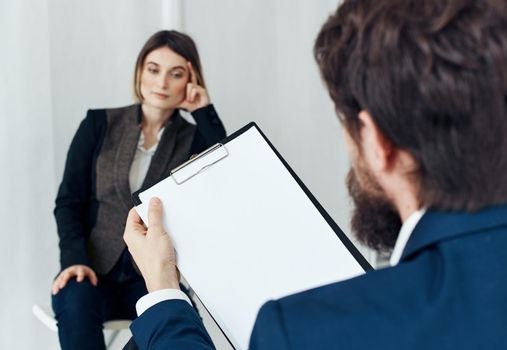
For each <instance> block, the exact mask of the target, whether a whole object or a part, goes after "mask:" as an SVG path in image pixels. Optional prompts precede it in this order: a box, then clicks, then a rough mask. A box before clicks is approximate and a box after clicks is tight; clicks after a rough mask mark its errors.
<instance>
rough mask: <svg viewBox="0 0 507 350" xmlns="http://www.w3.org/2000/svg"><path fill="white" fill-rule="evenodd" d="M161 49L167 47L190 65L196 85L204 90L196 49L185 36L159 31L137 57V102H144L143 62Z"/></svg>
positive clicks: (135, 71)
mask: <svg viewBox="0 0 507 350" xmlns="http://www.w3.org/2000/svg"><path fill="white" fill-rule="evenodd" d="M161 47H167V48H169V49H170V50H172V51H174V52H175V53H177V54H178V55H180V56H182V57H183V58H184V59H186V60H187V61H189V62H190V63H191V64H192V68H193V70H194V73H195V75H196V78H197V83H198V84H199V85H200V86H202V87H203V88H206V84H205V82H204V76H203V74H202V67H201V60H200V59H199V53H198V52H197V47H196V45H195V43H194V41H193V40H192V38H191V37H189V36H188V35H186V34H183V33H180V32H178V31H175V30H161V31H159V32H156V33H155V34H153V35H152V36H151V37H150V38H149V39H148V40H147V41H146V43H145V44H144V46H143V48H142V49H141V51H140V52H139V55H138V56H137V61H136V66H135V70H134V95H135V98H136V99H137V101H138V102H142V101H143V100H144V98H143V95H142V94H141V73H142V71H143V65H144V60H145V59H146V56H148V54H149V53H150V52H152V51H154V50H156V49H159V48H161Z"/></svg>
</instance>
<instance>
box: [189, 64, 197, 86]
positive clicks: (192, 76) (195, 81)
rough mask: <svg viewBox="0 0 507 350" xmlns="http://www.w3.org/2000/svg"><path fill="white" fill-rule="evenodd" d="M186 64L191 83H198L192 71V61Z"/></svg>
mask: <svg viewBox="0 0 507 350" xmlns="http://www.w3.org/2000/svg"><path fill="white" fill-rule="evenodd" d="M187 66H188V71H189V72H190V81H191V82H192V84H194V85H198V84H197V75H196V74H195V72H194V68H193V67H192V63H191V62H190V61H188V62H187Z"/></svg>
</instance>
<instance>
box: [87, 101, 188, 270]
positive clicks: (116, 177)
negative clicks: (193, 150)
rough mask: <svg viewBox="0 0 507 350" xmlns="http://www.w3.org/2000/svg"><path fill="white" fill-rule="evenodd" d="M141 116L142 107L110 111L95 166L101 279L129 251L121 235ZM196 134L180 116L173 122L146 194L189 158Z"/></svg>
mask: <svg viewBox="0 0 507 350" xmlns="http://www.w3.org/2000/svg"><path fill="white" fill-rule="evenodd" d="M140 113H141V110H140V106H139V105H133V106H128V107H124V108H116V109H107V110H106V116H107V130H106V135H105V138H104V141H103V144H102V148H101V150H100V154H99V156H98V158H97V164H96V173H97V182H96V184H97V185H96V186H97V188H96V194H97V200H98V202H99V209H98V213H97V219H96V224H95V227H94V228H93V229H92V231H91V233H90V236H89V238H88V253H89V256H90V259H91V263H92V267H93V268H94V270H95V271H96V272H97V273H98V274H101V275H105V274H107V273H108V272H109V271H111V269H112V268H113V266H114V265H115V264H116V262H117V261H118V259H119V258H120V256H121V254H122V252H123V250H124V249H125V248H126V245H125V242H124V241H123V231H124V229H125V221H126V219H127V215H128V212H129V210H130V209H131V208H132V206H133V205H132V199H131V192H130V185H129V172H130V166H131V164H132V161H133V159H134V155H135V152H136V148H137V143H138V140H139V136H140V132H141V129H140V127H139V121H140V115H141V114H140ZM195 130H196V127H195V126H194V125H192V124H190V123H188V122H187V121H185V120H184V119H183V118H182V117H181V116H180V115H179V113H177V112H176V113H175V114H174V115H173V116H172V117H171V119H169V121H168V123H167V125H166V127H165V130H164V132H163V135H162V137H161V139H160V141H159V145H158V147H157V150H156V152H155V154H154V155H153V158H152V161H151V164H150V167H149V169H148V173H147V174H146V178H145V179H144V182H143V185H142V187H141V188H142V189H144V188H148V187H150V186H152V185H154V184H155V183H156V182H158V181H160V180H161V179H163V178H165V177H167V176H169V173H170V171H171V170H172V169H174V168H176V167H177V166H178V165H180V164H181V163H183V162H185V161H186V160H187V159H188V156H189V152H190V147H191V144H192V140H193V138H194V134H195Z"/></svg>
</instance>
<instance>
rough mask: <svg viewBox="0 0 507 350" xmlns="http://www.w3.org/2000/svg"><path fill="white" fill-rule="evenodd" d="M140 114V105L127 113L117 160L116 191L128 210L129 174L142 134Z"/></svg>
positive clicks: (130, 205)
mask: <svg viewBox="0 0 507 350" xmlns="http://www.w3.org/2000/svg"><path fill="white" fill-rule="evenodd" d="M140 113H141V110H140V105H136V106H134V107H133V108H131V109H129V110H128V111H127V112H126V113H125V115H124V118H125V123H124V128H123V133H122V136H121V140H120V144H119V147H118V150H117V152H116V158H115V173H116V174H115V176H116V181H115V183H116V190H117V192H118V197H120V198H121V199H122V201H123V203H124V204H125V205H126V206H127V208H132V198H131V192H130V183H129V173H130V166H131V165H132V161H133V160H134V155H135V153H136V149H137V143H138V141H139V134H140V133H141V128H140V125H139V115H140Z"/></svg>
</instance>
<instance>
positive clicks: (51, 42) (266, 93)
mask: <svg viewBox="0 0 507 350" xmlns="http://www.w3.org/2000/svg"><path fill="white" fill-rule="evenodd" d="M174 1H177V0H174ZM169 3H171V0H144V1H138V0H109V1H104V0H88V1H79V0H12V1H4V2H2V3H0V39H1V42H2V46H3V50H2V55H0V77H1V79H2V81H1V84H0V111H1V114H0V118H1V125H2V126H1V127H0V140H1V142H2V144H1V146H2V147H1V148H0V155H1V158H0V161H1V162H2V171H0V181H1V183H2V184H3V190H2V201H0V222H2V224H3V229H2V230H1V233H0V239H1V247H2V248H3V253H2V254H0V266H2V267H3V271H4V273H3V281H2V283H1V284H0V300H2V312H0V349H34V348H37V349H50V348H57V341H56V335H55V334H53V333H50V332H49V330H46V329H45V328H43V326H42V325H41V324H40V323H38V322H37V321H36V320H35V319H34V318H33V317H32V316H31V314H30V307H31V304H32V303H33V302H45V303H49V300H50V295H49V290H50V285H51V280H52V278H53V276H54V275H55V274H56V272H57V270H58V247H57V234H56V228H55V224H54V220H53V216H52V209H53V201H54V197H55V193H56V190H57V185H58V183H59V181H60V179H61V175H62V172H63V165H64V161H65V154H66V152H67V148H68V146H69V143H70V140H71V138H72V136H73V134H74V132H75V130H76V128H77V126H78V124H79V122H80V120H81V119H82V118H83V117H84V115H85V112H86V110H87V109H88V108H99V107H113V106H121V105H126V104H130V103H131V102H132V98H131V96H132V93H131V79H132V73H133V66H134V62H135V59H136V55H137V52H138V51H139V49H140V48H141V46H142V44H143V43H144V41H145V40H146V39H147V38H148V36H149V35H151V34H152V33H153V32H155V31H156V30H159V29H161V24H162V23H167V20H168V18H170V17H171V16H168V14H167V13H163V12H162V11H163V10H167V9H168V8H171V6H169V5H168V4H169ZM179 4H180V5H181V9H182V12H183V17H182V18H181V23H182V25H183V26H184V27H185V29H186V31H187V32H188V33H189V34H191V35H192V36H193V37H194V39H195V40H196V42H197V45H198V47H199V49H200V53H201V56H202V57H201V58H202V60H203V65H204V72H205V75H206V79H207V83H208V85H209V90H210V94H211V97H212V100H213V102H214V103H215V105H216V107H217V109H218V111H219V113H220V115H221V116H222V119H223V121H224V123H225V125H226V128H227V130H228V131H229V132H232V131H234V130H235V129H237V128H239V127H241V126H242V125H244V124H245V123H247V122H249V121H252V120H253V121H256V122H257V123H258V124H259V126H260V127H261V128H262V129H263V131H264V132H265V133H266V134H267V136H268V137H270V139H271V140H272V142H273V143H274V145H275V146H276V147H277V148H278V149H279V151H280V152H281V153H282V155H284V156H285V158H286V160H287V161H288V162H289V163H290V164H291V165H292V167H293V168H294V170H295V171H296V172H297V173H298V174H299V175H300V176H301V178H302V179H303V181H304V182H305V183H306V184H307V185H308V187H309V188H310V190H311V191H312V192H313V193H314V194H315V195H316V197H317V199H318V200H319V201H320V202H321V203H322V204H323V206H324V207H325V208H326V209H327V210H328V211H329V213H330V214H331V216H332V217H333V218H334V219H335V220H336V221H337V222H338V224H339V225H340V226H341V227H342V228H343V229H344V231H345V232H346V233H347V232H348V231H349V229H348V226H349V225H348V221H349V212H350V205H349V204H350V203H349V200H348V198H347V193H346V189H345V185H344V178H345V174H346V171H347V168H348V160H347V158H346V154H345V149H344V145H343V140H342V138H341V131H340V128H339V123H338V121H337V119H336V118H335V117H334V113H333V107H332V104H331V101H330V99H329V98H328V96H327V93H326V91H325V89H324V87H323V86H322V84H321V82H320V79H319V76H318V71H317V67H316V65H315V63H314V61H313V57H312V45H313V40H314V38H315V36H316V34H317V32H318V30H319V28H320V26H321V25H322V23H323V21H324V20H325V18H326V17H327V15H328V14H329V13H330V11H332V10H333V9H334V8H335V7H336V5H337V2H336V1H329V0H319V1H317V0H313V1H307V0H278V1H270V0H255V1H254V0H220V1H218V0H217V1H209V0H185V1H181V2H179Z"/></svg>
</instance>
